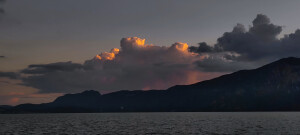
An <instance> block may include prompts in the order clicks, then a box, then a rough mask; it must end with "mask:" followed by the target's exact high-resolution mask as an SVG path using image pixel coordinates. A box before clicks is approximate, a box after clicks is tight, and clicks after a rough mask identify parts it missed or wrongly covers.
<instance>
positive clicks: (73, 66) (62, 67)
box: [21, 61, 83, 74]
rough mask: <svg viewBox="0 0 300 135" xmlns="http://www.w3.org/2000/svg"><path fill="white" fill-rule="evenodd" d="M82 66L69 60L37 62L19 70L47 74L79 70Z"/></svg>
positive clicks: (27, 72)
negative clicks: (49, 62)
mask: <svg viewBox="0 0 300 135" xmlns="http://www.w3.org/2000/svg"><path fill="white" fill-rule="evenodd" d="M82 68H83V66H82V65H81V64H77V63H72V62H71V61H69V62H57V63H51V64H38V65H29V66H28V68H26V69H24V70H22V71H21V73H25V74H47V73H51V72H57V71H58V72H59V71H60V72H64V71H65V72H70V71H74V70H80V69H82Z"/></svg>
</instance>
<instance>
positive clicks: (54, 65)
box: [0, 0, 300, 105]
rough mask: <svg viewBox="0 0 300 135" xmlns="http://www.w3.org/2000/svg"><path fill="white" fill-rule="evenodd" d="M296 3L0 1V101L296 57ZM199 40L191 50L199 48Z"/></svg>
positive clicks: (153, 82) (191, 79)
mask: <svg viewBox="0 0 300 135" xmlns="http://www.w3.org/2000/svg"><path fill="white" fill-rule="evenodd" d="M299 6H300V1H298V0H287V1H282V0H248V1H246V0H227V1H220V0H188V1H179V0H178V1H176V0H172V1H169V0H164V1H160V0H153V1H146V0H128V1H123V0H114V1H112V0H101V1H99V0H44V1H40V0H26V1H18V0H6V1H4V0H0V29H1V30H0V104H9V105H16V104H21V103H44V102H50V101H52V100H54V99H55V98H56V97H57V96H60V95H62V94H65V93H76V92H81V91H83V90H87V89H95V90H98V91H100V92H101V93H109V92H113V91H117V90H124V89H128V90H134V89H137V90H149V89H158V90H161V89H166V88H168V87H170V86H173V85H177V84H192V83H196V82H199V81H202V80H207V79H211V78H214V77H217V76H220V75H223V74H227V73H231V72H234V71H238V70H241V69H253V68H257V67H259V66H262V65H264V64H266V63H269V62H272V61H274V60H278V59H280V58H283V57H290V56H293V57H298V56H299V54H298V52H299V51H300V47H299V46H298V43H300V31H297V29H298V28H300V18H299V17H298V14H299V13H300V9H299V8H298V7H299ZM199 43H200V44H199Z"/></svg>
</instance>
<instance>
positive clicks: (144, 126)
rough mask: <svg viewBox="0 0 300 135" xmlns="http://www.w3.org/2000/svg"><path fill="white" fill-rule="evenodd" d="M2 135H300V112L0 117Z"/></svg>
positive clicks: (83, 114)
mask: <svg viewBox="0 0 300 135" xmlns="http://www.w3.org/2000/svg"><path fill="white" fill-rule="evenodd" d="M2 134H4V135H6V134H8V135H9V134H21V135H23V134H25V135H27V134H49V135H53V134H81V135H86V134H101V135H109V134H112V135H118V134H138V135H140V134H178V135H185V134H214V135H215V134H216V135H217V134H269V135H274V134H282V135H288V134H300V112H174V113H173V112H171V113H169V112H166V113H81V114H80V113H65V114H0V135H2Z"/></svg>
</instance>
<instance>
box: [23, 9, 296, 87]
mask: <svg viewBox="0 0 300 135" xmlns="http://www.w3.org/2000/svg"><path fill="white" fill-rule="evenodd" d="M281 31H282V26H278V25H275V24H272V23H271V21H270V19H269V18H268V17H267V16H266V15H262V14H258V15H257V16H256V18H255V19H254V20H253V21H252V26H250V27H249V29H246V28H245V26H244V25H242V24H237V25H236V26H235V27H234V28H233V29H232V31H230V32H225V33H224V34H223V35H222V36H221V37H219V38H218V39H217V42H216V44H213V45H209V44H207V43H205V42H202V43H199V46H197V47H196V46H191V47H189V46H188V44H187V43H181V42H176V43H174V44H172V45H170V46H168V47H164V46H158V45H153V44H146V40H145V39H142V38H138V37H128V38H123V39H121V42H120V48H113V49H111V50H110V51H108V52H101V53H99V54H98V55H95V57H94V58H92V59H89V60H86V61H85V62H83V63H82V64H80V63H73V62H57V63H50V64H35V65H29V66H28V67H27V68H26V69H23V70H21V71H20V73H21V74H22V76H21V79H22V82H23V83H22V84H23V85H26V86H29V87H33V88H37V89H39V90H40V91H39V92H40V93H59V92H63V93H73V92H79V91H82V90H87V89H95V90H102V91H105V92H112V91H115V90H123V89H129V90H133V89H144V90H146V89H165V88H168V87H170V86H173V85H177V84H191V83H195V82H199V81H202V80H207V79H211V78H213V77H216V76H219V75H222V74H224V73H228V72H233V71H237V70H241V69H252V68H256V67H259V66H262V65H263V64H266V63H269V62H271V61H274V60H277V59H280V58H283V57H289V56H294V57H299V56H300V53H299V52H300V30H296V31H295V32H294V33H291V34H289V35H285V36H284V37H283V38H281V39H279V38H277V36H278V35H279V34H280V32H281Z"/></svg>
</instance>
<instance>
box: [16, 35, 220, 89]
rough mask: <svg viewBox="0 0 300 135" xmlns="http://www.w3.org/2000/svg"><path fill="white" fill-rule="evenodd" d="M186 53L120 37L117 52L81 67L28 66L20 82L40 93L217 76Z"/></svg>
mask: <svg viewBox="0 0 300 135" xmlns="http://www.w3.org/2000/svg"><path fill="white" fill-rule="evenodd" d="M197 56H198V54H196V53H192V52H189V51H188V45H187V44H186V43H181V42H176V43H174V44H172V45H171V46H170V47H161V46H156V45H148V44H145V39H141V38H138V37H129V38H123V39H122V40H121V43H120V49H118V48H113V49H111V51H109V52H102V53H100V54H98V55H96V56H95V57H94V58H92V59H90V60H86V61H85V62H84V63H83V64H77V63H72V62H57V63H50V64H38V65H29V66H28V68H26V69H24V70H22V71H21V73H22V74H23V75H26V77H23V78H22V80H23V83H24V85H26V86H31V87H34V88H38V89H40V90H41V91H40V92H42V93H52V92H76V91H82V90H85V89H96V90H106V91H107V92H109V91H113V90H122V89H130V90H132V89H144V90H147V89H165V88H168V87H170V86H172V85H176V84H191V83H195V82H198V81H199V80H204V79H207V78H211V77H213V76H216V75H218V73H204V72H201V71H199V70H198V69H197V68H196V65H194V64H191V63H193V62H195V61H199V60H201V59H203V58H202V57H197Z"/></svg>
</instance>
